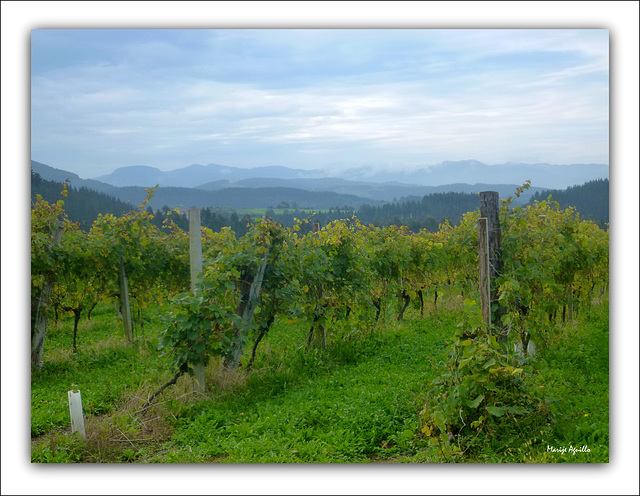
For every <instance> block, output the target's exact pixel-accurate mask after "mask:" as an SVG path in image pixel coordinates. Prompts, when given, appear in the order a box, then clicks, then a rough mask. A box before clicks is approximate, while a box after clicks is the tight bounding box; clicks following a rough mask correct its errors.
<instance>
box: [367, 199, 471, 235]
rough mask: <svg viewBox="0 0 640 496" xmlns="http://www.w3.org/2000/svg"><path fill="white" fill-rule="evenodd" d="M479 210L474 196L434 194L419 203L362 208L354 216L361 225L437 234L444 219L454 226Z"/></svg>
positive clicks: (411, 201)
mask: <svg viewBox="0 0 640 496" xmlns="http://www.w3.org/2000/svg"><path fill="white" fill-rule="evenodd" d="M478 208H479V204H478V195H477V194H475V193H434V194H431V195H426V196H424V197H422V198H421V199H416V200H409V201H404V202H394V203H386V204H384V205H382V206H379V207H372V206H369V205H363V206H362V207H360V209H359V210H358V212H357V213H356V215H357V217H358V219H360V221H361V222H362V223H363V224H374V225H389V224H394V225H406V226H408V227H409V229H411V230H412V231H414V232H416V231H419V230H420V229H427V230H429V231H437V230H438V226H439V224H441V223H442V222H443V221H444V220H445V219H448V220H449V222H450V223H451V224H452V225H456V224H458V221H459V219H460V217H461V216H462V215H464V214H465V213H467V212H470V211H473V210H477V209H478Z"/></svg>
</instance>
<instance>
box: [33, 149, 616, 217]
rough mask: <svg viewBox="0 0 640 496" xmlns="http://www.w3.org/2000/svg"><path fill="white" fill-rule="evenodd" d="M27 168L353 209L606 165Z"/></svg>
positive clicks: (107, 184) (257, 204)
mask: <svg viewBox="0 0 640 496" xmlns="http://www.w3.org/2000/svg"><path fill="white" fill-rule="evenodd" d="M31 168H32V169H33V170H34V172H37V173H38V174H40V175H41V176H42V177H43V178H45V179H48V180H54V181H60V182H64V181H65V180H66V179H67V178H68V179H70V180H71V185H72V186H74V187H77V188H78V187H82V186H85V187H87V188H91V189H94V190H97V191H100V192H103V193H107V194H110V195H113V196H114V197H116V198H118V199H121V200H124V201H129V202H131V203H133V204H138V203H140V202H141V201H142V199H144V198H145V197H146V194H145V192H144V188H148V187H152V186H155V185H159V186H160V187H159V188H158V189H157V190H156V193H155V195H154V198H153V200H152V202H151V206H152V207H153V208H161V207H162V206H164V205H168V206H169V207H170V208H175V207H179V206H184V207H189V206H194V207H204V206H225V207H232V208H264V207H269V206H275V205H277V204H278V203H280V202H282V201H286V202H288V203H290V204H293V203H296V204H298V205H299V206H300V207H310V208H317V209H326V208H331V207H337V206H350V207H353V208H358V207H359V206H360V205H362V204H365V203H368V204H370V205H379V204H382V203H384V202H389V201H400V200H402V199H406V198H416V197H419V198H421V197H423V196H424V195H428V194H431V193H446V192H461V193H475V192H478V191H486V190H493V191H498V193H499V194H500V196H501V197H503V198H504V197H507V196H510V195H513V192H514V191H515V188H516V187H517V186H520V185H522V184H523V183H524V182H525V181H526V180H527V179H531V180H532V184H533V187H532V188H531V189H529V190H527V191H526V192H525V194H524V195H523V196H522V197H521V199H520V200H521V201H522V202H526V201H528V200H529V198H530V197H531V196H532V195H533V194H534V193H535V192H537V191H541V190H543V189H547V188H555V189H563V188H566V187H568V186H573V185H576V184H582V183H584V182H586V181H590V180H593V179H600V178H608V177H609V167H608V166H607V165H603V164H574V165H551V164H514V163H508V164H500V165H487V164H483V163H482V162H478V161H476V160H466V161H459V162H443V163H442V164H438V165H435V166H431V167H424V168H420V169H415V170H412V171H386V172H385V171H379V170H374V169H348V170H345V171H343V172H340V173H339V175H340V177H331V176H330V174H331V172H328V171H325V170H321V169H315V170H304V169H291V168H287V167H277V166H276V167H257V168H251V169H242V168H238V167H227V166H223V165H218V164H209V165H199V164H193V165H190V166H188V167H184V168H181V169H176V170H171V171H161V170H160V169H157V168H154V167H148V166H131V167H121V168H119V169H116V170H115V171H113V172H112V173H110V174H107V175H103V176H99V177H96V178H94V179H84V178H81V177H79V176H78V175H77V174H74V173H71V172H67V171H64V170H60V169H55V168H52V167H50V166H47V165H45V164H42V163H39V162H35V161H31Z"/></svg>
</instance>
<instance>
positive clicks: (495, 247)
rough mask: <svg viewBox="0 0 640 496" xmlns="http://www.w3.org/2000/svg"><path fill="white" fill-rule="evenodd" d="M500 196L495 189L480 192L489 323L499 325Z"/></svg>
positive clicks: (500, 262)
mask: <svg viewBox="0 0 640 496" xmlns="http://www.w3.org/2000/svg"><path fill="white" fill-rule="evenodd" d="M499 214H500V197H499V195H498V192H497V191H482V192H481V193H480V217H482V218H486V219H487V234H488V248H489V283H490V287H491V291H490V299H491V308H492V311H491V323H492V324H493V325H494V326H496V327H498V328H499V327H501V318H502V315H503V313H504V310H503V309H501V308H500V307H499V306H498V305H497V302H498V285H497V284H496V283H495V280H496V278H497V277H498V275H499V274H500V273H501V272H502V233H501V230H500V217H499Z"/></svg>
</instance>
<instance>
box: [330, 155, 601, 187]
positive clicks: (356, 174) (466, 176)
mask: <svg viewBox="0 0 640 496" xmlns="http://www.w3.org/2000/svg"><path fill="white" fill-rule="evenodd" d="M341 177H342V178H344V179H356V178H357V179H359V180H366V181H373V182H387V181H393V182H399V183H405V184H421V185H430V186H440V185H445V184H451V183H453V182H455V183H457V182H460V181H461V180H463V181H464V182H465V183H468V184H474V183H484V184H517V185H522V184H523V183H524V182H525V181H527V180H531V183H532V186H534V187H540V188H547V189H549V188H553V189H563V188H567V187H569V186H574V185H576V184H582V183H584V182H585V181H592V180H595V179H608V178H609V166H608V165H605V164H571V165H554V164H546V163H540V164H522V163H515V162H508V163H505V164H497V165H487V164H484V163H482V162H479V161H477V160H462V161H456V162H442V163H440V164H437V165H432V166H428V167H420V168H418V169H415V170H411V171H403V170H388V171H380V170H376V169H373V168H358V169H350V170H348V171H345V172H344V173H343V174H341Z"/></svg>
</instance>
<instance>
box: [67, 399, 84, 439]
mask: <svg viewBox="0 0 640 496" xmlns="http://www.w3.org/2000/svg"><path fill="white" fill-rule="evenodd" d="M69 413H70V414H71V432H72V433H73V432H79V433H80V435H81V436H82V437H85V432H84V418H83V416H82V397H81V396H80V391H78V392H77V393H75V392H74V391H73V390H71V391H69Z"/></svg>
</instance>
